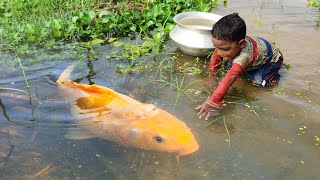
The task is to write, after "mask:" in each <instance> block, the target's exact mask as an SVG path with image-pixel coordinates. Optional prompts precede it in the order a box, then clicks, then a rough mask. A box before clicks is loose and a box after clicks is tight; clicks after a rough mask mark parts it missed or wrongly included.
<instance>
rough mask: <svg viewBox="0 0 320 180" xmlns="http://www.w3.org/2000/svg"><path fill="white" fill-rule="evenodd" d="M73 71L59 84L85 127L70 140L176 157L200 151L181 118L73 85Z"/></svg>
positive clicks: (67, 71) (71, 134)
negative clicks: (113, 144)
mask: <svg viewBox="0 0 320 180" xmlns="http://www.w3.org/2000/svg"><path fill="white" fill-rule="evenodd" d="M73 69H74V66H73V65H71V66H69V67H68V68H67V69H65V70H64V72H63V73H62V74H61V76H60V78H59V79H58V80H57V83H58V84H59V88H60V90H61V92H62V94H63V95H64V96H66V98H67V99H68V102H69V104H71V109H72V112H73V114H74V115H75V116H76V117H78V118H80V119H82V120H79V121H77V122H79V123H80V122H85V123H86V125H82V126H79V127H80V128H79V129H78V130H77V131H75V130H73V131H72V130H71V131H70V132H69V133H68V134H67V135H66V137H67V138H69V139H88V138H94V137H99V138H103V139H107V140H112V141H116V142H118V143H120V144H121V145H124V146H131V147H136V148H142V149H145V150H155V151H163V152H175V153H177V157H179V156H183V155H187V154H190V153H193V152H195V151H197V150H198V149H199V146H198V143H197V141H196V139H195V138H194V136H193V134H192V132H191V130H190V128H188V127H187V126H186V124H185V123H184V122H182V121H180V120H179V119H178V118H176V117H174V116H173V115H171V114H170V113H168V112H166V111H165V110H162V109H161V108H159V107H157V106H155V105H153V104H145V103H141V102H139V101H137V100H135V99H133V98H131V97H128V96H126V95H123V94H120V93H117V92H115V91H114V90H112V89H109V88H106V87H102V86H98V85H86V84H78V83H76V82H73V81H72V80H70V74H71V72H72V71H73ZM79 130H80V131H79Z"/></svg>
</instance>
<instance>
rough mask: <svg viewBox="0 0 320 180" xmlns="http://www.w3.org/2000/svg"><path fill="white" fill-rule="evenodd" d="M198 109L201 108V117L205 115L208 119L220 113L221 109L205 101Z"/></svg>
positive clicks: (199, 113) (199, 114)
mask: <svg viewBox="0 0 320 180" xmlns="http://www.w3.org/2000/svg"><path fill="white" fill-rule="evenodd" d="M196 109H200V110H199V112H198V113H197V115H198V116H199V118H200V119H201V118H202V117H205V120H208V119H209V118H210V117H213V116H216V115H219V114H220V113H219V111H218V109H217V108H216V107H213V106H211V105H210V104H208V103H206V102H204V103H202V104H201V105H199V106H197V107H196Z"/></svg>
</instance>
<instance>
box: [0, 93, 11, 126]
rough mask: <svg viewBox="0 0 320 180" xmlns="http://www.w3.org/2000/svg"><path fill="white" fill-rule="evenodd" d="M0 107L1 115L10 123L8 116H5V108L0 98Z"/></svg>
mask: <svg viewBox="0 0 320 180" xmlns="http://www.w3.org/2000/svg"><path fill="white" fill-rule="evenodd" d="M0 106H1V109H2V114H3V116H4V117H5V118H6V119H7V121H10V117H9V116H8V114H7V111H6V107H5V106H4V104H3V103H2V100H1V98H0Z"/></svg>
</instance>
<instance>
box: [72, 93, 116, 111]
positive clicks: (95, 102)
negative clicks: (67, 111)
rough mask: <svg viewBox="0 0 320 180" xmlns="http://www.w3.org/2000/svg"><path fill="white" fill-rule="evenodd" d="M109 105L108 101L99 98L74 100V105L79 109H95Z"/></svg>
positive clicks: (89, 97) (90, 97) (88, 97)
mask: <svg viewBox="0 0 320 180" xmlns="http://www.w3.org/2000/svg"><path fill="white" fill-rule="evenodd" d="M109 103H110V100H109V99H103V98H100V97H94V96H87V97H82V98H79V99H77V100H76V105H77V106H78V107H79V108H80V109H96V108H101V107H103V106H105V105H107V104H109Z"/></svg>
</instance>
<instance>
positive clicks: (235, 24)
mask: <svg viewBox="0 0 320 180" xmlns="http://www.w3.org/2000/svg"><path fill="white" fill-rule="evenodd" d="M246 31H247V28H246V23H245V22H244V20H243V19H242V18H241V17H240V16H239V15H238V13H233V14H229V15H226V16H224V17H222V18H221V19H220V20H219V21H218V22H216V23H215V24H214V25H213V27H212V30H211V35H212V37H214V38H215V39H218V40H227V41H240V40H241V39H244V38H245V37H246Z"/></svg>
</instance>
